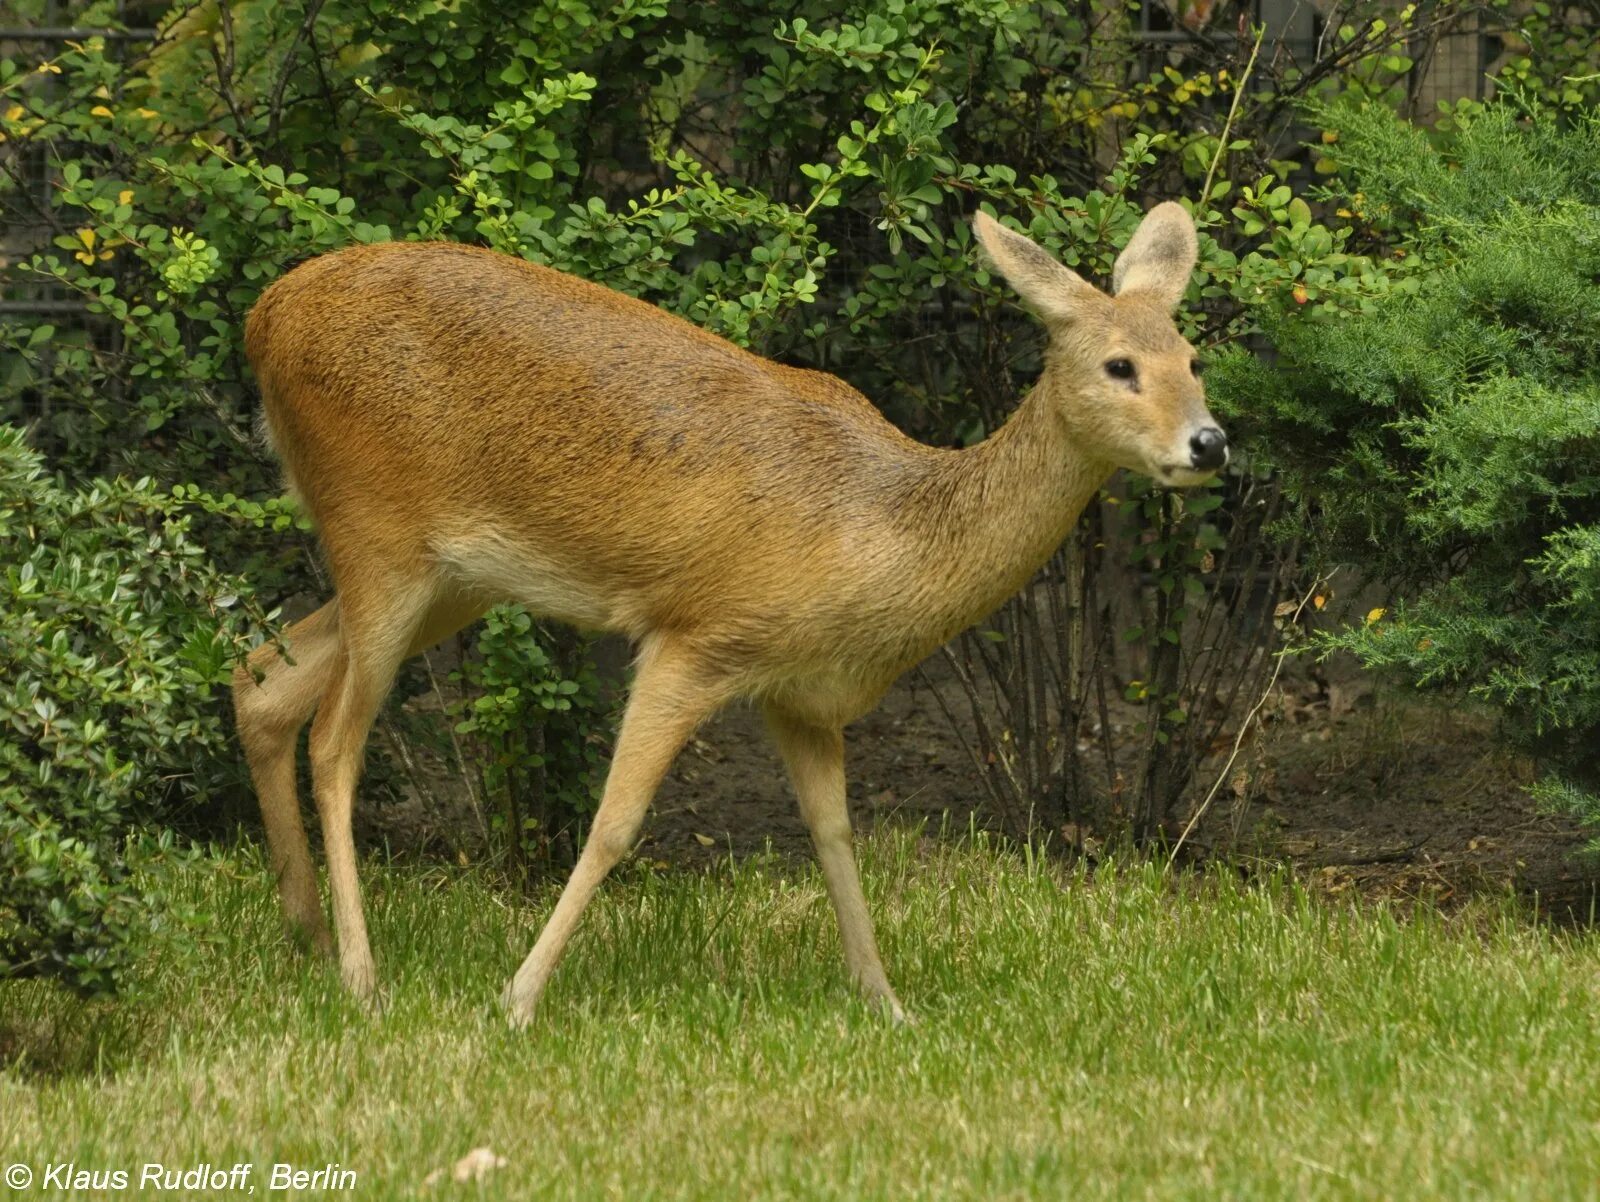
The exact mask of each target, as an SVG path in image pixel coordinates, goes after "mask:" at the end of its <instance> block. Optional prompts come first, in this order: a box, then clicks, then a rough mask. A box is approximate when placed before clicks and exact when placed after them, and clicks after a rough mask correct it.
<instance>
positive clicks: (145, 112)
mask: <svg viewBox="0 0 1600 1202" xmlns="http://www.w3.org/2000/svg"><path fill="white" fill-rule="evenodd" d="M133 111H134V112H135V113H137V114H139V116H141V117H143V118H144V119H145V120H146V121H148V120H149V119H150V118H151V117H154V116H156V111H155V109H134V110H133Z"/></svg>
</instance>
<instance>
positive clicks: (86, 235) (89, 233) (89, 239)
mask: <svg viewBox="0 0 1600 1202" xmlns="http://www.w3.org/2000/svg"><path fill="white" fill-rule="evenodd" d="M94 240H95V232H94V231H93V230H91V229H88V228H85V229H81V230H79V231H78V241H79V242H82V243H83V244H84V245H85V246H87V247H88V248H89V249H90V250H93V249H94Z"/></svg>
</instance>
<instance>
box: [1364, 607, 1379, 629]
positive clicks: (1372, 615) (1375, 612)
mask: <svg viewBox="0 0 1600 1202" xmlns="http://www.w3.org/2000/svg"><path fill="white" fill-rule="evenodd" d="M1381 617H1383V607H1382V606H1379V607H1378V608H1377V609H1372V610H1368V611H1367V625H1368V626H1371V625H1372V624H1373V623H1374V622H1376V621H1377V620H1378V619H1379V618H1381Z"/></svg>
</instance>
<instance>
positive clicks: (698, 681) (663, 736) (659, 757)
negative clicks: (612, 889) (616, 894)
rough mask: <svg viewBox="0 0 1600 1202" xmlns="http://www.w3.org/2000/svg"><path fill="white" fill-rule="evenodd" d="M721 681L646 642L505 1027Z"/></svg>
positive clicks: (528, 1007) (537, 990) (526, 1013)
mask: <svg viewBox="0 0 1600 1202" xmlns="http://www.w3.org/2000/svg"><path fill="white" fill-rule="evenodd" d="M728 695H729V690H728V688H727V687H726V681H725V680H724V679H722V678H720V677H717V676H715V675H714V674H710V673H707V672H706V671H704V670H703V669H702V667H701V666H700V665H698V664H697V663H696V662H695V661H694V660H693V658H692V657H691V656H689V655H687V654H686V653H684V652H682V651H681V650H680V649H678V648H676V647H674V646H672V645H670V644H663V643H653V644H647V646H646V648H645V650H644V652H643V654H642V655H641V656H640V660H639V667H638V671H637V674H636V675H635V677H634V683H633V691H632V694H631V695H630V696H629V698H628V707H627V709H626V711H625V712H624V713H623V717H622V726H621V728H620V729H619V730H618V732H617V748H616V752H615V754H614V755H613V756H612V760H611V770H610V772H609V773H607V775H606V785H605V792H604V793H603V794H602V796H601V799H600V808H599V809H598V810H597V811H596V812H595V817H594V824H593V826H591V827H590V829H589V838H588V839H587V840H586V841H585V843H584V845H583V853H582V854H581V855H580V856H579V857H578V863H577V866H576V867H575V868H573V870H572V876H571V877H570V878H569V879H568V881H567V884H566V887H565V888H564V889H563V890H562V891H561V897H560V899H559V900H558V901H557V902H556V908H555V910H554V911H553V912H552V913H551V915H550V918H549V919H548V921H546V923H545V926H544V930H543V931H541V932H540V934H539V939H538V942H536V943H535V944H534V946H533V950H532V951H531V952H529V953H528V958H527V959H526V960H524V961H523V962H522V967H521V968H519V969H518V970H517V974H516V976H515V977H513V978H512V980H511V983H510V984H509V985H507V986H506V991H505V995H504V998H503V999H502V1000H503V1002H504V1005H505V1008H506V1014H507V1017H508V1018H509V1019H510V1020H511V1023H512V1025H513V1026H519V1027H520V1026H525V1025H526V1024H527V1023H528V1022H529V1021H530V1020H531V1019H532V1018H533V1012H534V1008H535V1007H536V1006H537V1005H538V1003H539V998H540V997H541V996H542V995H543V993H544V989H545V986H546V985H547V984H549V981H550V976H551V974H552V973H553V972H554V971H555V967H556V964H557V962H558V961H559V960H560V959H561V953H562V951H563V950H564V949H565V948H566V946H567V941H568V940H569V939H570V938H571V937H572V933H573V931H574V930H575V929H576V928H577V925H578V919H579V918H580V917H582V915H583V911H584V909H585V908H586V907H587V906H588V904H589V901H590V899H591V898H592V897H593V896H594V893H595V890H596V889H597V888H598V887H599V885H600V882H601V881H602V880H604V879H605V876H606V874H607V873H608V872H610V871H611V869H612V868H613V867H615V866H616V864H617V861H619V860H621V859H622V857H623V856H625V855H627V854H628V852H629V851H631V850H632V848H633V843H634V840H635V839H636V838H638V835H639V827H640V825H641V824H642V823H643V821H644V816H645V812H646V811H647V810H648V809H649V808H650V800H651V798H652V797H654V796H655V792H656V788H657V786H658V785H660V783H661V779H662V777H664V776H665V775H666V774H667V769H668V768H670V767H671V766H672V761H673V760H674V759H675V758H676V757H677V754H678V751H679V750H680V749H681V748H682V747H683V745H684V743H685V742H687V741H688V738H689V736H690V735H691V734H693V733H694V730H695V728H696V727H697V726H699V725H700V723H701V722H703V721H704V720H705V719H706V718H708V717H710V715H711V714H712V713H713V712H715V710H716V709H717V708H718V707H719V706H720V705H721V704H722V703H723V702H724V701H725V700H727V698H728Z"/></svg>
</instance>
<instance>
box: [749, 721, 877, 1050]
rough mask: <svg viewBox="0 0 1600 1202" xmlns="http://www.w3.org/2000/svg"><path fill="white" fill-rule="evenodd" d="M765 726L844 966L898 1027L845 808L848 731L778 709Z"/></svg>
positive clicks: (861, 988)
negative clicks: (813, 860)
mask: <svg viewBox="0 0 1600 1202" xmlns="http://www.w3.org/2000/svg"><path fill="white" fill-rule="evenodd" d="M766 717H767V726H768V729H769V730H771V732H772V737H773V741H774V742H776V743H777V745H778V750H779V751H780V752H781V753H782V755H783V761H784V764H785V765H786V766H787V768H788V770H789V780H790V783H791V784H792V785H793V786H794V791H795V795H796V796H797V797H798V798H799V800H800V815H801V817H802V818H804V819H805V823H806V826H807V828H809V830H810V831H811V842H812V843H813V844H814V845H815V847H816V849H817V859H818V860H819V861H820V862H821V864H822V878H823V880H824V882H826V884H827V887H828V898H829V900H831V901H832V902H833V912H834V914H835V915H837V917H838V919H839V936H840V941H841V942H842V943H843V944H844V960H845V966H846V967H847V968H848V969H849V970H850V976H851V977H852V979H854V981H855V983H856V985H857V986H858V987H859V988H860V990H861V992H862V993H864V994H865V995H866V996H867V997H868V998H870V999H872V1000H874V1001H877V1002H879V1003H881V1004H882V1006H883V1007H884V1009H885V1010H887V1011H888V1013H889V1015H890V1016H891V1017H892V1018H894V1020H895V1021H896V1022H901V1021H904V1019H905V1011H904V1010H903V1009H902V1008H901V1006H900V1000H899V999H898V998H897V997H895V995H894V990H893V988H891V987H890V985H889V978H888V976H887V975H886V974H885V973H884V971H883V960H882V959H881V958H880V957H879V955H878V940H877V937H876V936H875V935H874V934H873V932H872V918H871V916H870V915H869V914H868V913H867V899H866V897H865V895H864V894H863V893H862V892H861V876H860V874H859V873H858V872H857V871H856V860H855V855H854V853H853V852H852V851H851V848H850V844H851V832H850V811H849V808H848V807H847V805H846V804H845V777H844V732H843V730H841V729H840V728H839V727H837V726H819V725H816V724H814V723H810V722H807V721H805V720H804V719H802V718H799V717H796V716H795V715H793V714H790V713H787V712H786V711H784V710H783V709H782V708H780V707H778V706H775V705H768V706H767V708H766Z"/></svg>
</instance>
